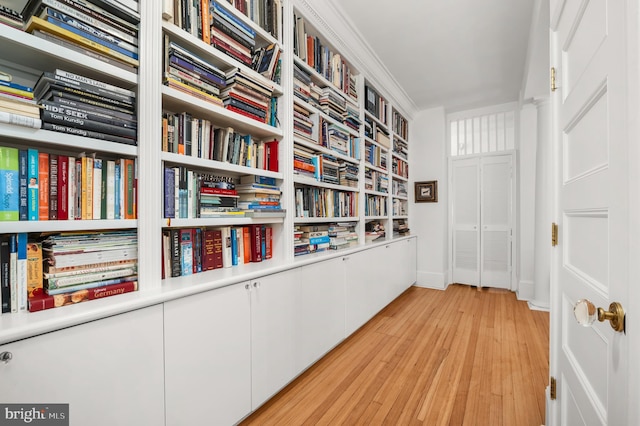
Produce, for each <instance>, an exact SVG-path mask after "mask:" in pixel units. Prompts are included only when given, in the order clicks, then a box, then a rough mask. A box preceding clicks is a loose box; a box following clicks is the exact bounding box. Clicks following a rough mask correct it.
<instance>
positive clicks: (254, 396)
mask: <svg viewBox="0 0 640 426" xmlns="http://www.w3.org/2000/svg"><path fill="white" fill-rule="evenodd" d="M299 273H300V271H299V269H298V268H295V269H290V270H288V271H284V272H280V273H277V274H273V275H267V276H265V277H261V278H260V279H257V280H253V281H251V283H250V289H251V375H252V389H251V401H252V408H253V409H255V408H257V407H259V406H260V405H262V403H264V402H265V401H266V400H267V399H268V398H270V397H271V396H272V395H273V394H275V393H276V392H277V391H278V390H280V389H281V388H282V387H283V386H284V385H286V384H287V383H288V382H289V381H291V379H293V378H294V377H295V376H296V374H297V371H296V360H295V353H296V341H295V337H296V333H295V330H296V326H297V325H296V321H297V318H296V313H297V310H296V309H297V308H296V297H297V294H298V282H299V277H300V275H299Z"/></svg>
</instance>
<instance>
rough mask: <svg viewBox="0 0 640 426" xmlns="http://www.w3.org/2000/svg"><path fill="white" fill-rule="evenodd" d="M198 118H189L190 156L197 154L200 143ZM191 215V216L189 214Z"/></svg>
mask: <svg viewBox="0 0 640 426" xmlns="http://www.w3.org/2000/svg"><path fill="white" fill-rule="evenodd" d="M198 127H200V126H198V119H197V118H192V119H191V156H192V157H197V156H198V147H199V145H200V142H199V140H200V138H198ZM189 217H191V216H189Z"/></svg>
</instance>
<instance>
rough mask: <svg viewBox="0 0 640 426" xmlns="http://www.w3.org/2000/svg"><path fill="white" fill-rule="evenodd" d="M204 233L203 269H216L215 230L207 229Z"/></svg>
mask: <svg viewBox="0 0 640 426" xmlns="http://www.w3.org/2000/svg"><path fill="white" fill-rule="evenodd" d="M202 234H203V235H202V270H203V271H211V270H213V269H215V259H214V231H213V230H211V229H205V230H204V232H203V233H202Z"/></svg>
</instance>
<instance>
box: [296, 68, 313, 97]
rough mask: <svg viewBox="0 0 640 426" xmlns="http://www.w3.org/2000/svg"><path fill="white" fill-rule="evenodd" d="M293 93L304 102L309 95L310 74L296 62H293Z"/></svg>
mask: <svg viewBox="0 0 640 426" xmlns="http://www.w3.org/2000/svg"><path fill="white" fill-rule="evenodd" d="M293 94H294V95H295V96H297V97H299V98H300V99H302V100H303V101H305V102H309V98H310V97H311V76H310V75H309V73H307V72H306V71H305V70H303V69H302V68H300V67H299V66H298V64H296V63H294V64H293Z"/></svg>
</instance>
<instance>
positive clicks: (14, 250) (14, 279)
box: [9, 234, 18, 314]
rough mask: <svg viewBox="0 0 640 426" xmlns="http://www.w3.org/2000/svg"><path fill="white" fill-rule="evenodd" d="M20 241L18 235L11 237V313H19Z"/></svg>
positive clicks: (11, 235)
mask: <svg viewBox="0 0 640 426" xmlns="http://www.w3.org/2000/svg"><path fill="white" fill-rule="evenodd" d="M17 272H18V241H17V239H16V234H10V235H9V291H10V293H11V299H10V304H11V313H14V314H15V313H17V312H18V275H17Z"/></svg>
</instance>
